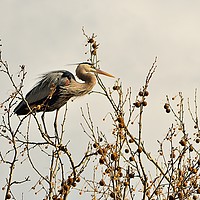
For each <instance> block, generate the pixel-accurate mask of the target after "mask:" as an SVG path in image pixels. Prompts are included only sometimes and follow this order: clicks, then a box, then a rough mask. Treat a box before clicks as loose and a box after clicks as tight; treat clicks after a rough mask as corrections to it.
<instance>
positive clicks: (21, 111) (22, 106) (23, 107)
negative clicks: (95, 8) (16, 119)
mask: <svg viewBox="0 0 200 200" xmlns="http://www.w3.org/2000/svg"><path fill="white" fill-rule="evenodd" d="M29 112H30V111H29V109H28V106H27V104H26V103H25V102H24V101H21V102H20V103H19V104H18V105H17V107H16V108H15V109H14V113H15V114H17V115H26V114H28V113H29Z"/></svg>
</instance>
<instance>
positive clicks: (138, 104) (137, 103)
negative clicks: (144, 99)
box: [133, 101, 141, 108]
mask: <svg viewBox="0 0 200 200" xmlns="http://www.w3.org/2000/svg"><path fill="white" fill-rule="evenodd" d="M133 105H134V106H135V107H136V108H139V107H140V106H141V103H140V102H139V101H136V102H135V103H134V104H133Z"/></svg>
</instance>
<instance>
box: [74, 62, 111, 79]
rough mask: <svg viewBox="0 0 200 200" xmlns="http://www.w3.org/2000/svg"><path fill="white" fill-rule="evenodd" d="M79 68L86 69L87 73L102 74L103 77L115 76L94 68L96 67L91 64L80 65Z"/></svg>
mask: <svg viewBox="0 0 200 200" xmlns="http://www.w3.org/2000/svg"><path fill="white" fill-rule="evenodd" d="M78 68H81V69H84V70H85V71H86V72H93V73H96V74H102V75H105V76H108V77H112V78H114V76H113V75H111V74H109V73H107V72H105V71H102V70H100V69H96V68H94V65H93V64H91V63H88V62H84V63H80V64H79V65H78Z"/></svg>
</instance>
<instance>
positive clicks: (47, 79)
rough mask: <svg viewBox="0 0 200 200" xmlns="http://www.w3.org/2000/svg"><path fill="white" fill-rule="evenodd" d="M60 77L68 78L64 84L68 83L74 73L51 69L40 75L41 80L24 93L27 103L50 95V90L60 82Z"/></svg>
mask: <svg viewBox="0 0 200 200" xmlns="http://www.w3.org/2000/svg"><path fill="white" fill-rule="evenodd" d="M62 78H65V79H66V80H67V79H68V80H69V81H66V85H67V84H69V83H70V80H71V78H73V79H75V78H74V75H73V74H72V73H70V72H68V71H64V70H63V71H52V72H49V73H46V74H44V75H42V77H41V80H40V81H39V82H38V83H37V84H36V85H35V87H34V88H33V89H32V90H31V91H30V92H29V93H28V94H27V95H26V100H27V102H28V103H29V104H32V103H36V102H38V101H40V100H43V99H46V98H47V97H48V96H49V95H51V93H52V90H53V89H54V88H55V89H56V88H57V87H58V86H59V85H60V84H61V83H62Z"/></svg>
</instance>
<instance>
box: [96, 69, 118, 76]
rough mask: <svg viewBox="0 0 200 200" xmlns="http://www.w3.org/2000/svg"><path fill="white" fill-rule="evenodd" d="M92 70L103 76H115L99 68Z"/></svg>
mask: <svg viewBox="0 0 200 200" xmlns="http://www.w3.org/2000/svg"><path fill="white" fill-rule="evenodd" d="M92 71H93V72H95V73H97V74H103V75H105V76H109V77H112V78H115V77H114V76H113V75H112V74H109V73H107V72H104V71H102V70H100V69H92Z"/></svg>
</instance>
